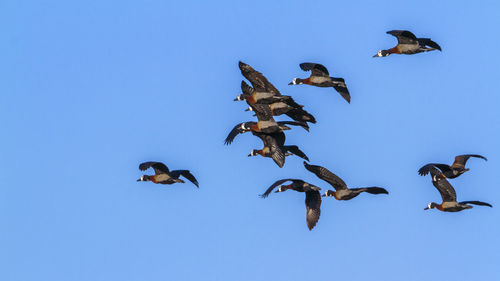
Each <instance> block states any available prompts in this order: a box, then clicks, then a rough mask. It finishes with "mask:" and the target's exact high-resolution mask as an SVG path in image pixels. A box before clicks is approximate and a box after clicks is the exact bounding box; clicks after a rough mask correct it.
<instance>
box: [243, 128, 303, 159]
mask: <svg viewBox="0 0 500 281" xmlns="http://www.w3.org/2000/svg"><path fill="white" fill-rule="evenodd" d="M253 134H254V135H255V136H257V137H259V138H260V139H261V140H262V142H263V143H264V147H263V148H262V149H253V150H252V151H251V152H250V154H248V156H257V155H261V156H263V157H271V158H272V159H273V160H274V162H275V163H276V164H277V165H278V166H279V167H280V168H283V166H284V165H285V156H290V155H297V156H299V157H300V158H302V159H305V160H307V161H309V158H307V156H306V154H305V153H304V152H302V151H301V150H300V149H299V147H298V146H296V145H285V139H286V137H285V133H283V132H278V133H272V134H266V133H253Z"/></svg>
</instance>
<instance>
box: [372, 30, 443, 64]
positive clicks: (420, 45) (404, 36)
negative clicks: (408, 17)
mask: <svg viewBox="0 0 500 281" xmlns="http://www.w3.org/2000/svg"><path fill="white" fill-rule="evenodd" d="M387 34H390V35H392V36H395V37H396V38H397V39H398V44H397V45H396V46H395V47H393V48H391V49H388V50H380V51H378V53H377V54H376V55H374V56H373V57H374V58H375V57H386V56H388V55H390V54H405V55H413V54H418V53H422V52H429V51H434V50H439V51H441V47H440V46H439V45H438V44H437V43H436V42H434V41H432V40H431V39H429V38H417V37H416V36H415V34H413V33H411V32H410V31H408V30H391V31H387Z"/></svg>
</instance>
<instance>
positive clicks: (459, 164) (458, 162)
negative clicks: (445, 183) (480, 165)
mask: <svg viewBox="0 0 500 281" xmlns="http://www.w3.org/2000/svg"><path fill="white" fill-rule="evenodd" d="M471 157H476V158H481V159H484V160H486V161H488V159H486V157H484V156H481V155H478V154H463V155H458V156H456V157H455V162H453V165H451V167H452V168H465V163H467V160H469V158H471Z"/></svg>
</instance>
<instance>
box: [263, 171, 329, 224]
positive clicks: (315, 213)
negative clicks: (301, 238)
mask: <svg viewBox="0 0 500 281" xmlns="http://www.w3.org/2000/svg"><path fill="white" fill-rule="evenodd" d="M287 181H291V182H292V183H291V184H289V185H281V184H283V183H285V182H287ZM278 185H281V186H280V187H279V188H278V190H276V191H275V193H276V192H283V191H287V190H289V189H292V190H295V191H298V192H305V194H306V221H307V227H308V228H309V230H312V229H313V228H314V226H315V225H316V223H317V222H318V220H319V216H320V214H321V194H320V193H319V190H321V188H319V187H317V186H314V185H312V184H309V183H307V182H304V181H303V180H299V179H282V180H279V181H277V182H275V183H273V185H271V186H270V187H269V188H268V189H267V190H266V192H264V194H262V195H261V197H262V198H266V197H267V196H269V194H270V193H271V192H272V191H273V189H274V188H276V187H277V186H278Z"/></svg>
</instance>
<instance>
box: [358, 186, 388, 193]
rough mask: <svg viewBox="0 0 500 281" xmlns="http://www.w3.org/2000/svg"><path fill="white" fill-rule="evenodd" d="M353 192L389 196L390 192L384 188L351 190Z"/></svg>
mask: <svg viewBox="0 0 500 281" xmlns="http://www.w3.org/2000/svg"><path fill="white" fill-rule="evenodd" d="M351 190H360V192H367V193H370V194H389V192H388V191H387V190H386V189H385V188H382V187H378V186H374V187H361V188H351Z"/></svg>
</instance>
